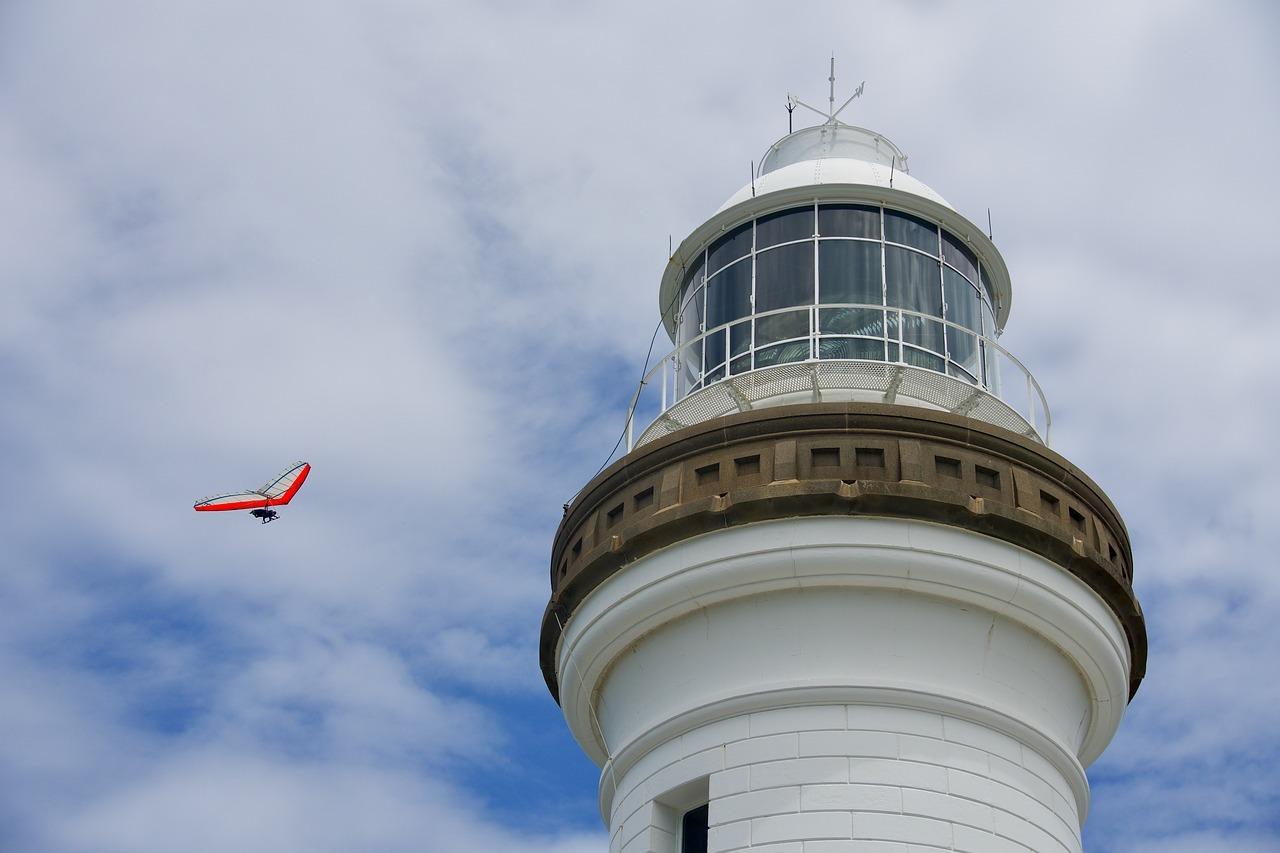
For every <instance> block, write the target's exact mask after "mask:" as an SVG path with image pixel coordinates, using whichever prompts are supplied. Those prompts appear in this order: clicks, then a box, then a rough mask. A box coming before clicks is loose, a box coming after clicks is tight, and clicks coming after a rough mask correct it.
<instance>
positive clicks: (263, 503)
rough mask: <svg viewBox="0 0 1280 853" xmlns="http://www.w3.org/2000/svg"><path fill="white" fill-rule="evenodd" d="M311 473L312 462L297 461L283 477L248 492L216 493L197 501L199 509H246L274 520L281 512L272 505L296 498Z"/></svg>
mask: <svg viewBox="0 0 1280 853" xmlns="http://www.w3.org/2000/svg"><path fill="white" fill-rule="evenodd" d="M310 473H311V464H310V463H308V462H295V463H293V464H292V465H290V466H289V467H288V468H286V469H285V471H284V473H282V474H280V476H278V477H275V478H273V479H272V480H270V481H268V482H267V484H266V485H265V486H263V487H262V488H260V489H252V490H250V491H245V492H231V493H229V494H225V495H214V496H213V497H208V498H204V499H203V500H199V501H196V505H195V510H196V512H228V511H230V510H238V509H247V510H249V514H250V515H252V516H253V517H254V518H258V519H261V520H262V523H263V524H266V523H267V522H269V521H275V520H276V518H278V517H279V513H277V512H276V511H275V510H273V509H271V507H273V506H284V505H285V504H287V503H289V501H291V500H293V496H294V495H296V494H297V493H298V489H301V488H302V484H303V483H305V482H306V481H307V475H308V474H310Z"/></svg>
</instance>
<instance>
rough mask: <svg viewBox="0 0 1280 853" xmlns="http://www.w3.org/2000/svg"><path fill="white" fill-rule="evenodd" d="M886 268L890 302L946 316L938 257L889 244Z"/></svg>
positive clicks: (908, 308) (885, 256)
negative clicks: (929, 256) (943, 307)
mask: <svg viewBox="0 0 1280 853" xmlns="http://www.w3.org/2000/svg"><path fill="white" fill-rule="evenodd" d="M884 269H885V285H886V287H887V289H888V297H889V304H890V305H893V306H896V307H898V308H905V309H907V310H908V311H922V312H924V313H926V314H931V315H932V316H934V317H941V316H942V280H941V279H942V275H941V271H940V268H939V266H938V262H937V261H936V260H935V259H933V258H927V257H925V256H924V255H921V254H920V253H918V252H911V251H908V250H907V249H899V248H897V247H896V246H885V249H884Z"/></svg>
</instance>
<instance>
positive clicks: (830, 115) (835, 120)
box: [787, 56, 867, 132]
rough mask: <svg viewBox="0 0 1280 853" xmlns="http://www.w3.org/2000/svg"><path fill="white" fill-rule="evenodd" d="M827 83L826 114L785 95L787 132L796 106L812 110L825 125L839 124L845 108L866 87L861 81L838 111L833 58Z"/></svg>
mask: <svg viewBox="0 0 1280 853" xmlns="http://www.w3.org/2000/svg"><path fill="white" fill-rule="evenodd" d="M827 82H828V83H829V84H830V89H829V91H828V94H827V111H826V112H823V111H822V110H820V109H818V108H817V107H815V106H811V105H809V104H806V103H805V102H804V101H802V100H800V99H799V98H797V97H796V96H795V95H793V94H791V93H790V92H788V93H787V130H788V132H791V131H792V127H791V113H792V112H793V111H794V110H795V108H796V107H797V106H800V107H804V108H805V109H807V110H813V111H814V112H815V113H817V114H818V115H820V116H822V117H823V118H824V119H826V120H827V122H826V123H827V124H839V123H840V122H839V118H840V113H842V112H844V109H845V107H847V106H849V105H850V104H852V103H853V102H854V100H855V99H857V98H860V97H862V90H863V89H865V88H866V85H867V81H866V80H863V81H862V82H861V83H859V84H858V88H857V89H855V90H854V92H853V94H852V95H850V96H849V99H848V100H847V101H845V102H844V103H843V104H841V105H840V107H839V109H837V108H836V58H835V57H834V56H833V57H831V74H830V76H829V77H827Z"/></svg>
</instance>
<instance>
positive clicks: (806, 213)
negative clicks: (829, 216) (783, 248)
mask: <svg viewBox="0 0 1280 853" xmlns="http://www.w3.org/2000/svg"><path fill="white" fill-rule="evenodd" d="M812 236H813V208H812V207H799V208H795V209H792V210H782V211H779V212H777V213H770V214H769V215H768V216H762V217H760V218H759V219H757V220H756V250H757V251H758V250H760V249H766V248H768V247H769V246H776V245H778V244H779V243H790V242H792V241H794V240H807V239H808V238H810V237H812Z"/></svg>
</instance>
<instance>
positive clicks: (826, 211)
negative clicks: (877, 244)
mask: <svg viewBox="0 0 1280 853" xmlns="http://www.w3.org/2000/svg"><path fill="white" fill-rule="evenodd" d="M818 233H819V234H821V235H822V236H823V237H865V238H867V239H869V240H879V239H880V208H878V207H870V206H868V205H865V204H824V205H822V206H820V207H819V208H818Z"/></svg>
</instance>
